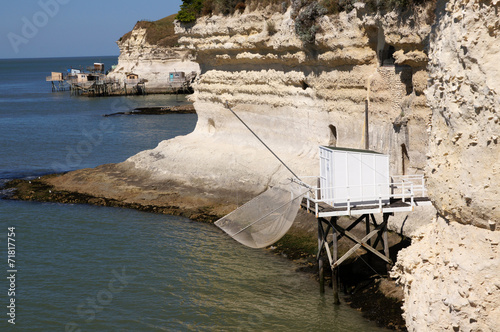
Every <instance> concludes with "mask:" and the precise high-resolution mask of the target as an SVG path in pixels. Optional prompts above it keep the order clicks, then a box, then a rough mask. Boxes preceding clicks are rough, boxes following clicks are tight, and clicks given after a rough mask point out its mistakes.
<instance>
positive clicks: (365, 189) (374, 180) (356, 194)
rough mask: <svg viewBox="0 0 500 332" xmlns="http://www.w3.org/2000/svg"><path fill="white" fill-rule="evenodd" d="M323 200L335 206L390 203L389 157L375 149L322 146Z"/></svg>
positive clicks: (321, 186)
mask: <svg viewBox="0 0 500 332" xmlns="http://www.w3.org/2000/svg"><path fill="white" fill-rule="evenodd" d="M319 156H320V188H321V191H320V193H321V195H320V196H321V200H322V201H323V202H325V203H327V204H329V205H331V206H333V207H344V206H347V205H348V204H350V206H351V207H356V206H362V205H373V204H377V203H378V202H379V201H381V202H382V204H388V203H389V196H390V188H389V182H390V178H389V156H388V155H385V154H381V153H378V152H374V151H368V150H354V149H343V148H336V147H329V146H321V147H320V148H319Z"/></svg>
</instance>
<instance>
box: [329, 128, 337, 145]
mask: <svg viewBox="0 0 500 332" xmlns="http://www.w3.org/2000/svg"><path fill="white" fill-rule="evenodd" d="M328 128H330V140H329V141H328V146H337V128H336V127H335V126H334V125H329V126H328Z"/></svg>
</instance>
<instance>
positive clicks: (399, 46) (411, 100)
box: [129, 8, 431, 192]
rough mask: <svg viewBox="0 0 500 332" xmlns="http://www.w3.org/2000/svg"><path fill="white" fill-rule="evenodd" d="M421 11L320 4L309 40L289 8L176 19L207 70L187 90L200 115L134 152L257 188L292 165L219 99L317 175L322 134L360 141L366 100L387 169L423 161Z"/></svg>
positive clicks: (189, 175) (182, 171)
mask: <svg viewBox="0 0 500 332" xmlns="http://www.w3.org/2000/svg"><path fill="white" fill-rule="evenodd" d="M427 15H428V11H426V10H422V11H421V12H418V13H417V14H416V15H414V16H411V17H408V18H405V20H401V19H400V17H398V15H397V14H396V13H388V14H387V15H375V14H369V13H367V12H365V10H364V9H363V8H358V9H356V10H353V11H352V12H350V13H341V14H339V15H336V16H323V17H321V18H320V19H318V22H317V23H318V25H319V26H320V29H319V31H321V32H319V33H318V34H317V35H316V42H315V44H314V45H304V43H303V42H302V41H301V40H300V39H299V38H298V37H297V35H296V34H295V28H294V25H295V21H294V19H293V18H292V9H291V8H289V9H288V10H287V11H286V12H283V13H276V12H272V11H265V10H261V11H253V12H249V11H248V10H247V11H246V12H244V13H242V14H240V13H236V14H234V15H233V16H226V17H219V16H212V17H202V18H200V19H198V20H197V22H196V24H194V25H193V26H189V27H185V26H182V25H177V27H176V33H177V34H179V36H180V39H179V42H180V44H181V45H182V46H183V47H184V48H185V49H186V50H190V51H192V52H193V53H195V54H196V61H197V62H198V63H199V64H200V66H201V71H202V75H201V78H200V79H199V81H198V82H197V84H196V85H195V93H194V95H193V97H192V98H193V101H194V105H195V108H196V110H197V113H198V117H199V118H198V124H197V127H196V129H195V131H194V133H192V134H190V135H188V136H186V137H179V138H176V139H174V140H170V141H165V142H162V143H161V144H160V145H159V146H158V147H157V148H156V149H154V150H153V151H145V152H143V153H140V154H138V155H136V156H134V157H132V158H130V160H129V161H133V162H134V163H135V165H136V167H137V168H144V169H148V170H150V171H153V172H154V174H158V175H161V176H173V177H175V178H177V179H182V180H183V181H185V182H186V183H188V184H191V185H193V184H194V185H201V186H210V187H226V188H227V187H229V188H233V189H234V190H235V191H236V190H244V191H250V192H259V191H262V190H264V189H265V187H266V186H267V185H268V184H269V183H275V182H278V181H280V180H281V179H284V178H286V177H289V176H290V174H289V173H288V172H287V171H286V170H285V169H284V167H282V166H280V164H279V163H278V162H277V161H276V160H275V159H274V157H272V156H271V155H270V154H269V153H268V152H267V151H266V150H265V149H264V148H263V146H262V145H261V144H260V143H259V142H258V141H257V140H256V139H255V138H254V137H253V136H252V135H251V134H250V132H249V131H248V130H246V129H245V128H244V127H243V125H242V124H241V123H239V122H238V120H237V119H236V118H235V117H234V116H233V115H232V114H231V113H230V112H229V111H228V110H227V109H226V108H225V107H224V103H226V102H227V103H229V105H230V106H231V107H232V108H233V109H234V111H236V112H237V113H238V115H239V116H240V117H241V118H242V119H243V120H244V121H245V122H246V123H247V124H248V125H249V126H250V127H251V128H252V129H253V130H254V131H255V132H256V133H257V134H258V135H259V136H260V137H261V138H262V139H263V140H264V141H265V142H266V143H268V145H269V146H270V147H271V148H272V149H273V150H274V151H275V152H276V153H277V154H278V155H279V156H280V157H281V159H282V160H283V161H284V162H285V163H287V164H289V166H290V167H291V168H292V169H293V170H294V172H295V173H296V174H299V175H318V173H319V160H318V146H319V145H337V146H339V147H351V148H364V126H365V123H364V119H365V115H364V112H365V102H367V107H368V113H369V125H370V128H369V129H370V130H369V132H370V135H369V147H370V149H373V150H375V151H379V152H382V153H388V154H390V155H391V158H392V163H391V164H392V174H403V173H406V174H412V173H416V172H419V171H423V169H424V167H425V164H426V160H425V151H426V150H427V141H428V140H427V132H426V126H427V123H428V121H429V117H430V114H431V111H430V109H429V107H428V106H427V105H426V98H425V95H424V94H423V90H424V89H425V86H426V81H427V73H426V71H425V68H426V65H427V55H426V53H425V51H424V49H425V45H426V38H427V36H428V35H429V32H430V26H429V25H428V24H426V21H427V20H428V17H427ZM195 160H200V161H202V162H200V163H196V162H195Z"/></svg>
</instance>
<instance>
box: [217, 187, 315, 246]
mask: <svg viewBox="0 0 500 332" xmlns="http://www.w3.org/2000/svg"><path fill="white" fill-rule="evenodd" d="M307 191H308V189H307V188H305V187H303V186H301V185H299V184H297V183H294V182H291V181H290V182H289V183H287V184H285V185H279V186H275V187H271V188H269V189H268V190H266V191H265V192H263V193H262V194H260V195H259V196H257V197H255V198H254V199H252V200H251V201H249V202H247V203H246V204H244V205H242V206H241V207H239V208H237V209H236V210H234V211H233V212H231V213H230V214H228V215H226V216H225V217H223V218H221V219H219V220H218V221H216V222H215V225H217V226H218V227H219V228H221V229H222V230H223V231H224V232H226V233H227V234H228V235H229V236H231V237H232V238H233V239H235V240H236V241H238V242H240V243H242V244H244V245H246V246H248V247H251V248H264V247H267V246H269V245H271V244H273V243H275V242H276V241H278V240H279V239H281V238H282V237H283V236H284V235H285V234H286V232H288V230H289V229H290V227H291V226H292V224H293V222H294V220H295V217H296V216H297V213H298V211H299V208H300V204H301V202H302V198H303V197H304V195H305V194H306V193H307Z"/></svg>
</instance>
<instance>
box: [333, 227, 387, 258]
mask: <svg viewBox="0 0 500 332" xmlns="http://www.w3.org/2000/svg"><path fill="white" fill-rule="evenodd" d="M381 226H382V225H380V226H379V227H377V228H376V229H374V230H373V231H371V232H370V233H369V234H367V235H366V236H365V237H363V238H362V239H361V240H359V239H358V238H357V237H356V236H354V235H353V234H351V233H350V232H346V231H344V232H346V234H345V235H346V236H347V237H348V238H349V239H351V240H352V241H354V242H356V245H354V247H352V248H351V249H349V250H348V251H347V252H346V253H345V254H344V256H342V257H341V258H340V259H339V260H338V261H336V262H335V263H334V267H337V266H339V265H340V264H342V262H343V261H345V260H346V259H347V258H349V257H350V256H351V255H352V254H353V253H354V252H356V250H358V249H359V248H361V247H363V248H364V249H367V250H369V251H370V252H372V253H373V254H375V255H376V256H378V257H380V258H381V259H383V260H384V261H386V262H387V263H390V264H392V261H391V260H390V259H388V258H387V257H385V256H384V255H382V254H381V253H379V252H378V251H377V250H375V249H374V248H372V247H371V246H369V245H367V244H366V240H368V239H370V238H372V237H373V236H375V235H376V234H377V233H378V232H379V231H380V229H381ZM341 232H342V230H341Z"/></svg>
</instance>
